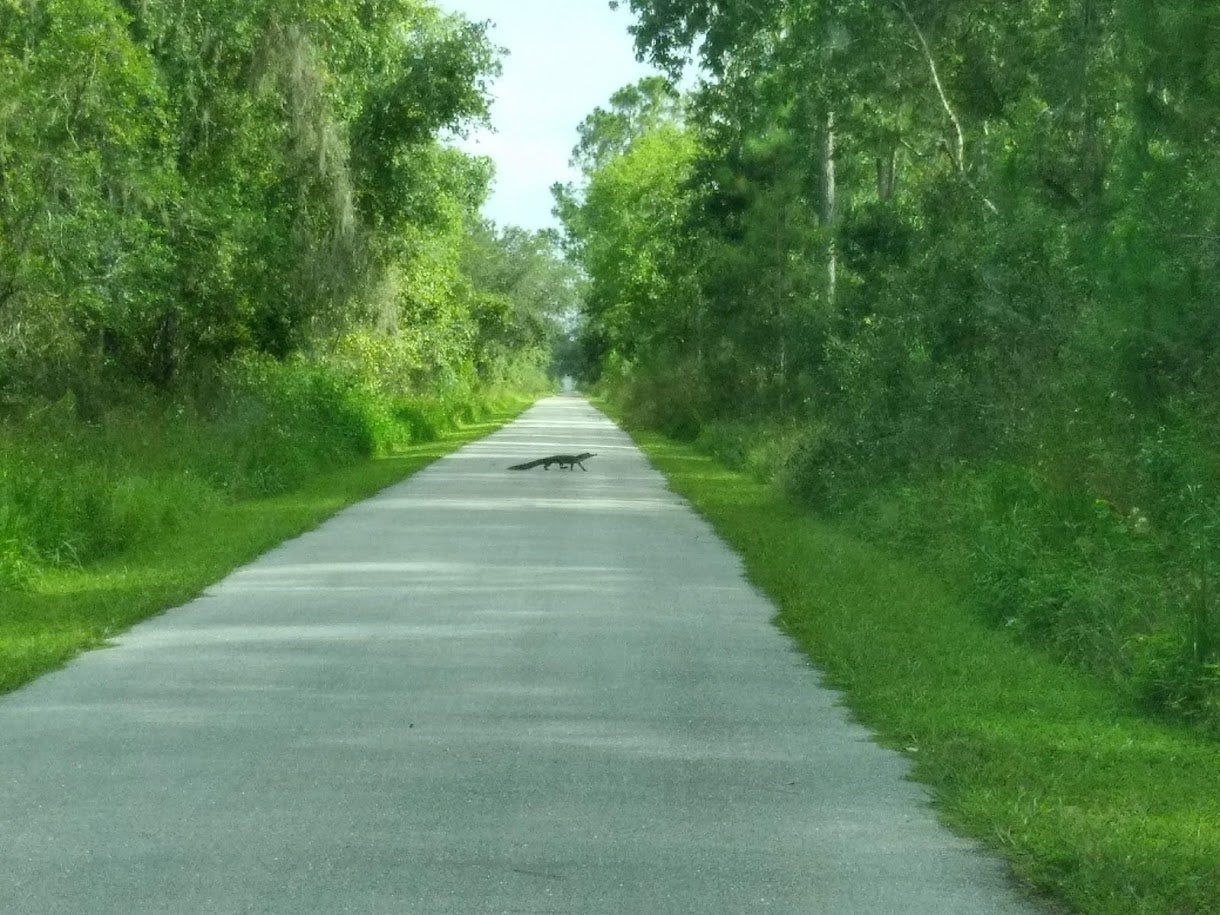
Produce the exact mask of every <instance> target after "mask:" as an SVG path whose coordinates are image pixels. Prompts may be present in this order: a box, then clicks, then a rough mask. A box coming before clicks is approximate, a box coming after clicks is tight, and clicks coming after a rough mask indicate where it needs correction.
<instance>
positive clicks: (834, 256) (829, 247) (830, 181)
mask: <svg viewBox="0 0 1220 915" xmlns="http://www.w3.org/2000/svg"><path fill="white" fill-rule="evenodd" d="M819 159H820V164H821V175H822V206H821V210H820V212H819V213H818V217H819V219H820V221H821V223H822V228H823V229H825V230H826V299H827V304H829V305H833V304H834V301H835V287H836V285H837V283H838V276H837V275H838V253H837V251H836V249H835V239H834V230H835V217H836V206H837V200H836V197H837V194H838V184H837V183H836V177H835V113H834V111H828V112H826V120H825V122H824V123H823V125H822V143H821V150H820V156H819Z"/></svg>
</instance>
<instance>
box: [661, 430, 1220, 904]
mask: <svg viewBox="0 0 1220 915" xmlns="http://www.w3.org/2000/svg"><path fill="white" fill-rule="evenodd" d="M639 441H640V445H641V447H643V448H644V450H645V451H646V452H647V454H648V457H649V459H650V460H651V461H652V462H653V463H654V464H655V465H656V466H657V467H658V468H659V469H660V470H662V471H663V472H664V473H665V475H666V477H667V478H668V479H669V482H670V485H671V486H672V487H673V488H674V489H675V490H676V491H677V492H679V493H680V494H681V495H682V496H683V497H684V498H686V499H688V500H690V502H691V503H692V504H693V505H694V506H695V507H696V508H697V509H698V510H699V511H700V512H701V513H702V514H703V515H704V516H705V517H707V519H708V520H709V521H710V522H711V523H712V524H713V525H714V526H715V528H716V531H717V533H718V534H719V535H720V536H721V537H723V538H724V539H725V540H726V541H727V542H728V543H729V544H730V545H731V546H732V547H733V548H734V550H736V551H737V552H738V553H740V554H741V556H742V558H743V560H744V562H745V566H746V571H747V573H748V574H749V576H750V579H751V581H753V582H754V583H755V584H756V585H757V586H758V587H759V588H761V589H762V590H764V591H765V592H766V593H767V594H768V595H769V596H770V597H771V599H772V600H774V601H775V603H776V604H777V605H778V607H779V608H780V613H779V616H778V617H777V620H776V622H777V625H778V626H779V627H780V628H781V629H782V630H784V631H785V632H786V633H788V634H790V635H791V636H792V638H793V639H794V640H795V642H796V643H797V645H798V646H799V647H800V648H801V649H802V650H803V651H805V652H806V653H807V654H808V655H809V656H810V658H811V659H813V660H814V661H815V662H816V663H817V665H818V667H819V669H820V670H822V671H823V673H824V674H825V676H826V678H827V679H828V681H829V682H830V683H831V684H832V685H833V686H835V687H837V688H839V689H842V690H843V691H844V697H845V701H846V703H847V704H848V705H849V706H850V707H851V709H852V711H853V712H854V713H855V714H856V715H857V716H858V717H859V719H860V720H861V721H862V722H863V723H865V724H866V725H867V726H868V727H869V728H870V729H871V730H872V731H873V732H874V733H876V734H877V735H878V736H879V739H881V740H882V741H883V742H884V743H886V744H888V745H891V746H893V747H894V748H896V749H897V750H899V751H901V752H904V753H905V754H907V755H908V757H909V758H910V761H911V764H912V767H913V771H912V777H913V778H915V779H917V780H919V781H922V782H925V783H927V784H928V785H929V786H930V788H931V790H932V792H933V796H934V798H935V801H936V806H937V808H938V810H939V811H940V814H941V816H942V817H943V818H944V819H945V820H946V821H948V822H949V823H950V824H951V825H952V826H954V827H956V828H958V829H960V830H962V831H964V832H966V833H968V834H970V835H973V836H975V837H977V839H978V840H979V841H980V842H982V843H984V844H986V845H987V846H989V847H990V848H992V849H993V850H994V851H995V852H996V853H998V854H1000V855H1003V856H1004V857H1005V858H1006V859H1007V860H1008V861H1009V862H1010V864H1011V866H1012V870H1013V872H1014V875H1015V876H1016V878H1017V879H1018V880H1020V881H1021V882H1023V883H1024V884H1026V885H1027V886H1029V887H1030V888H1031V889H1033V890H1036V891H1038V892H1039V893H1041V894H1046V895H1048V896H1050V897H1052V898H1053V899H1054V900H1055V901H1056V902H1059V903H1061V904H1062V905H1065V906H1067V907H1068V908H1069V909H1070V910H1071V911H1076V912H1082V913H1096V915H1133V913H1144V915H1164V913H1187V912H1189V913H1203V912H1213V911H1217V910H1218V909H1220V871H1217V869H1216V861H1217V860H1220V828H1218V824H1220V795H1217V793H1216V791H1215V790H1214V785H1215V779H1216V768H1215V764H1216V745H1215V742H1214V740H1210V739H1207V738H1205V737H1203V736H1201V735H1198V734H1195V733H1190V732H1188V731H1185V730H1184V729H1182V728H1170V727H1165V726H1163V725H1162V724H1161V723H1158V722H1152V721H1149V720H1147V719H1146V718H1145V717H1143V716H1141V715H1139V714H1136V713H1135V711H1134V709H1133V708H1132V706H1131V703H1130V701H1129V698H1128V694H1127V693H1126V692H1125V691H1123V690H1118V689H1114V688H1113V687H1112V685H1111V684H1107V683H1099V682H1097V681H1096V680H1095V679H1094V678H1091V677H1088V676H1085V675H1083V674H1081V673H1080V672H1079V671H1076V670H1073V669H1072V668H1070V667H1068V666H1067V665H1064V664H1062V663H1059V662H1058V661H1056V660H1054V659H1052V658H1048V657H1045V656H1043V655H1041V654H1040V653H1038V652H1033V651H1029V650H1026V649H1025V648H1023V647H1022V646H1019V645H1017V644H1015V643H1014V642H1013V641H1012V640H1011V639H1010V638H1006V637H1005V635H1004V634H1003V633H1001V632H997V631H995V630H993V629H991V628H990V627H988V626H986V625H984V623H983V621H982V620H980V618H979V617H978V615H977V614H976V613H974V612H972V608H971V606H970V603H971V602H970V601H969V600H962V599H961V598H960V596H959V594H958V593H955V592H956V589H954V588H950V587H946V584H945V582H944V581H942V580H941V576H940V575H939V574H938V573H937V570H936V569H935V567H934V566H930V564H929V563H928V562H927V561H926V560H925V558H924V557H925V555H926V554H920V553H916V554H915V555H913V556H910V555H909V556H906V557H902V558H897V557H895V556H893V555H891V554H890V553H889V552H888V551H884V550H879V549H877V548H876V547H875V546H871V545H868V544H866V543H864V542H862V541H861V540H859V539H857V538H855V537H853V536H852V535H851V532H850V531H849V530H848V529H845V528H844V526H843V525H842V524H839V523H836V522H834V521H828V520H826V519H821V518H817V517H813V516H811V515H809V514H808V513H804V512H801V511H798V510H796V509H794V507H793V506H792V505H791V503H789V502H788V501H787V500H785V499H783V498H780V497H779V495H778V494H777V493H776V492H775V491H774V489H773V488H771V487H768V486H765V485H762V484H759V483H755V482H754V481H752V480H750V479H749V478H747V477H745V476H743V475H741V474H735V473H732V472H729V471H727V470H726V469H725V468H724V467H723V466H720V465H718V464H717V463H716V462H715V461H713V460H712V459H711V458H710V457H708V456H706V455H703V454H700V453H698V452H697V451H695V450H694V449H692V448H691V447H689V446H681V445H677V444H675V443H674V442H673V441H668V440H664V439H662V438H661V437H660V436H657V435H653V434H647V433H645V434H643V435H642V436H640V437H639ZM1031 488H1035V489H1037V488H1041V486H1040V484H1038V483H1037V482H1036V481H1033V480H1031V479H1030V478H1029V476H1028V474H1027V473H1026V472H1024V471H1023V470H1022V469H1020V468H1018V467H1014V466H1012V465H1007V466H1002V467H997V468H995V472H994V475H992V476H991V478H990V479H986V478H984V477H982V476H980V475H977V474H970V475H969V477H968V478H964V479H962V480H959V481H952V480H951V481H948V482H945V483H943V484H942V488H941V490H940V492H939V496H940V497H943V498H936V497H935V495H934V494H933V493H931V492H930V491H928V490H924V492H923V495H921V494H920V493H919V492H912V493H908V494H905V495H902V496H900V497H898V498H897V501H899V502H903V503H904V504H903V506H902V507H901V508H900V509H899V512H901V514H904V515H905V514H906V513H907V512H908V511H909V512H911V513H913V514H912V515H911V516H910V517H906V518H898V512H894V513H891V515H890V516H889V520H894V521H899V522H900V523H897V524H896V525H895V528H896V530H899V531H903V532H905V534H904V537H905V538H906V540H907V542H908V544H915V545H917V544H918V542H919V540H920V539H921V538H922V537H923V536H925V535H926V534H927V533H928V532H934V531H937V530H952V529H955V522H952V521H950V522H947V523H946V522H944V521H942V517H941V516H942V515H943V514H944V513H945V512H948V513H950V514H952V513H954V512H955V511H957V510H958V508H957V507H958V506H959V505H960V504H962V500H961V499H958V498H955V495H956V494H960V493H961V492H962V491H967V492H969V493H970V494H972V499H981V500H986V499H989V498H995V499H998V500H999V501H1000V502H1001V503H1002V504H1005V505H1008V504H1014V503H1024V502H1025V501H1026V500H1027V499H1028V498H1029V496H1030V493H1029V490H1030V489H1031ZM967 501H970V500H967ZM882 502H883V503H884V504H887V505H890V506H893V505H895V504H896V500H895V498H894V497H886V496H880V495H879V496H878V505H877V507H876V509H875V510H874V511H873V512H871V513H870V515H871V516H872V517H874V518H875V519H876V520H877V522H878V525H879V526H880V527H882V528H888V526H889V525H888V524H887V522H886V519H883V518H882V517H881V515H882V513H883V506H882V504H881V503H882ZM972 510H973V509H972ZM985 513H987V514H990V510H986V512H985ZM1048 514H1049V513H1048ZM1053 517H1054V516H1053V515H1052V518H1053ZM1073 517H1074V518H1075V519H1076V521H1078V522H1080V523H1083V524H1085V525H1088V526H1090V527H1095V528H1104V529H1106V530H1108V531H1109V532H1110V533H1109V535H1108V536H1110V537H1111V538H1112V539H1114V540H1117V541H1125V542H1128V543H1130V542H1133V541H1135V540H1138V537H1139V536H1142V535H1138V534H1137V533H1136V531H1134V530H1126V529H1125V528H1126V527H1128V526H1129V524H1136V522H1130V523H1129V522H1127V521H1126V520H1125V519H1121V520H1120V519H1117V518H1113V517H1110V516H1109V515H1108V513H1100V512H1098V511H1097V510H1096V509H1095V508H1094V507H1093V506H1091V505H1078V506H1076V508H1075V509H1074V510H1073ZM1137 520H1138V519H1137ZM1116 527H1118V528H1122V529H1116ZM1136 527H1138V524H1136ZM963 533H964V531H963ZM870 539H871V535H870ZM963 544H964V545H965V546H966V547H967V548H968V547H969V541H968V539H966V540H964V541H963ZM1178 647H1179V645H1178V644H1177V643H1176V642H1175V640H1174V639H1171V638H1170V639H1165V640H1164V644H1163V645H1162V646H1161V647H1159V648H1158V649H1157V650H1156V651H1155V652H1151V654H1152V655H1153V656H1155V657H1161V658H1164V659H1166V660H1167V662H1168V663H1167V664H1165V665H1164V666H1162V665H1161V664H1160V663H1159V662H1155V661H1153V662H1147V667H1148V675H1150V676H1152V677H1154V678H1158V679H1160V680H1161V681H1162V682H1164V683H1167V684H1172V683H1174V682H1176V681H1175V680H1174V677H1175V676H1176V674H1175V670H1176V668H1175V667H1174V666H1173V663H1172V659H1173V658H1174V657H1175V655H1174V652H1175V651H1176V650H1177V648H1178ZM1052 907H1053V903H1052Z"/></svg>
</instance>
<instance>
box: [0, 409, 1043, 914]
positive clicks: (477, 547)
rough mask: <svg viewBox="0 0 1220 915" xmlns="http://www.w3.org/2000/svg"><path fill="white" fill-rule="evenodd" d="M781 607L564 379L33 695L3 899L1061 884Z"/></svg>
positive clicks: (394, 897)
mask: <svg viewBox="0 0 1220 915" xmlns="http://www.w3.org/2000/svg"><path fill="white" fill-rule="evenodd" d="M585 450H588V451H594V452H597V457H595V458H592V459H591V460H590V461H589V462H588V463H587V466H588V468H589V469H588V471H587V472H582V471H580V470H579V469H576V470H572V471H560V470H556V469H551V470H549V471H544V470H542V469H541V468H538V469H535V470H531V471H527V472H510V471H508V470H506V467H507V466H508V465H509V464H514V463H517V462H520V461H524V460H528V459H531V458H534V457H541V456H544V455H547V454H551V453H554V452H557V451H585ZM809 561H810V562H816V561H817V557H816V556H811V557H809ZM773 614H774V608H773V607H772V606H771V605H769V604H768V603H767V601H766V600H764V599H763V598H762V597H761V596H760V595H759V594H758V593H757V592H756V591H754V590H753V589H752V588H751V587H750V586H749V585H748V584H747V583H746V582H745V581H744V579H743V578H742V572H741V566H740V563H739V561H738V559H737V557H736V556H735V555H734V554H733V553H732V552H731V551H729V549H728V548H727V547H725V546H724V545H723V544H722V543H721V542H720V541H719V540H717V538H716V537H715V535H714V534H713V532H712V530H711V529H710V528H709V527H708V525H707V524H706V523H705V522H704V521H703V520H701V519H700V518H699V517H697V516H696V515H695V513H694V512H693V511H691V510H690V509H689V508H688V507H687V506H686V505H685V503H683V502H682V501H681V500H680V499H679V498H677V497H676V496H675V495H673V494H672V493H670V492H669V491H668V490H667V489H666V487H665V482H664V480H663V478H662V477H661V476H660V475H659V474H658V473H656V472H655V471H653V470H652V469H651V468H650V467H649V465H648V464H647V463H646V462H645V460H644V458H643V456H642V455H641V454H640V452H639V451H637V450H636V449H635V448H634V447H633V446H632V444H631V442H630V440H629V439H628V438H627V437H626V436H625V435H624V434H623V433H622V432H621V431H619V430H618V429H617V428H616V427H615V426H614V425H612V424H611V423H610V422H609V421H608V420H606V419H605V418H604V417H603V416H602V415H601V414H600V413H598V412H596V411H595V410H594V409H592V408H591V407H590V406H589V405H588V404H586V403H585V402H584V401H583V400H580V399H579V398H575V397H556V398H552V399H549V400H546V401H543V402H542V403H540V404H539V405H537V406H535V407H534V408H532V409H531V410H529V411H528V412H527V413H525V414H524V415H523V416H522V417H521V418H519V419H518V420H517V421H516V422H514V423H512V424H510V425H508V426H506V427H505V428H503V429H501V430H500V431H499V432H497V433H496V434H494V435H492V436H490V437H488V438H486V439H484V440H482V441H480V442H476V443H474V444H471V445H468V446H466V447H465V448H463V449H462V450H461V451H459V452H457V453H455V454H453V455H451V456H450V457H447V458H445V459H443V460H441V461H439V462H437V463H436V464H434V465H432V466H431V467H429V468H427V469H426V470H424V471H423V472H421V473H419V474H417V475H416V476H415V477H413V478H411V479H409V480H407V481H405V482H403V483H401V484H398V485H396V486H393V487H391V488H389V489H387V490H385V491H384V492H382V493H381V494H380V495H378V496H376V497H374V498H372V499H370V500H368V501H366V502H363V503H361V504H358V505H356V506H353V507H352V508H350V509H348V510H346V511H344V512H342V513H341V514H339V515H337V516H336V517H335V518H333V519H331V520H330V521H329V522H327V523H326V524H324V525H323V526H322V527H320V528H319V529H317V530H316V531H314V532H312V533H309V534H306V535H305V536H302V537H300V538H298V539H296V540H292V541H290V542H288V543H285V544H283V545H282V546H280V547H278V548H277V549H275V550H273V551H271V552H270V553H268V554H267V555H265V556H263V557H262V558H261V559H259V560H258V561H256V562H255V563H253V564H251V565H249V566H247V567H245V568H243V569H241V570H239V571H238V572H236V573H235V574H233V575H232V576H230V577H229V578H227V579H225V580H224V581H222V582H220V583H219V584H217V585H216V586H214V587H212V588H210V589H209V590H208V591H207V592H206V593H205V594H204V595H203V596H201V597H200V598H198V599H197V600H195V601H193V602H191V603H190V604H188V605H186V606H184V607H180V608H178V609H175V610H172V611H170V612H168V613H166V614H164V615H163V616H161V617H159V618H157V619H154V620H151V621H149V622H147V623H144V624H142V625H140V626H138V627H136V628H135V629H133V630H132V631H130V632H129V633H127V634H126V635H124V636H122V637H121V638H119V639H118V640H117V644H116V646H115V647H112V648H108V649H105V650H100V651H95V652H91V653H89V654H87V655H85V656H83V657H81V658H80V659H78V660H77V661H75V662H73V663H72V664H71V665H69V666H68V667H67V668H65V669H64V670H62V671H59V672H56V673H53V674H50V675H48V676H46V677H43V678H42V679H40V680H38V681H36V682H34V683H33V684H31V685H29V686H27V687H26V688H24V689H22V690H19V691H18V692H16V693H13V694H11V695H9V696H7V697H3V698H0V912H5V913H36V915H42V913H53V912H73V913H109V912H122V913H133V912H136V913H143V912H166V913H188V912H284V913H300V912H324V913H331V912H385V913H413V912H418V913H428V915H430V913H462V915H470V913H483V912H530V913H543V912H561V913H573V915H580V913H615V915H622V913H647V915H660V913H671V912H672V913H721V912H724V913H752V912H792V913H813V915H823V913H824V915H855V913H870V915H878V913H880V915H889V913H894V915H919V913H927V915H956V913H960V915H1017V913H1026V915H1028V913H1030V912H1033V911H1034V908H1033V906H1032V904H1030V903H1028V902H1024V901H1022V899H1021V898H1020V895H1019V894H1018V893H1017V892H1016V891H1014V890H1013V889H1012V887H1011V886H1010V884H1009V882H1008V879H1007V877H1006V876H1005V871H1004V869H1003V867H1002V866H1001V865H1000V864H998V863H997V862H995V861H993V860H991V859H989V858H987V857H986V856H984V855H983V854H981V853H980V852H979V851H978V850H977V849H975V848H974V847H973V846H972V845H971V844H970V843H968V842H966V841H963V840H961V839H958V838H955V837H953V836H952V835H950V834H949V833H947V832H946V831H945V830H944V829H943V828H941V827H940V826H938V825H937V823H936V821H935V818H934V815H933V813H932V812H931V810H930V809H929V807H928V804H927V801H926V798H925V795H924V792H923V790H922V789H921V788H920V787H919V786H917V785H915V784H913V783H911V782H909V781H905V780H904V773H905V772H906V768H907V767H906V765H905V763H904V761H903V760H902V758H901V757H900V756H898V755H896V754H895V753H892V752H890V751H887V750H884V749H881V748H880V747H878V746H877V745H876V744H874V743H873V742H871V741H870V739H869V736H868V734H867V732H865V731H864V730H863V729H862V728H860V727H859V726H858V725H855V724H853V723H851V721H850V720H849V718H848V717H847V715H846V714H845V713H844V712H843V710H842V709H841V708H840V706H839V704H838V701H837V699H836V696H835V694H834V693H832V692H830V691H827V690H825V689H823V688H822V687H821V686H820V685H819V682H818V677H817V673H816V671H815V670H814V669H813V668H811V667H810V666H809V665H808V664H807V663H806V662H805V661H804V660H803V659H802V657H801V656H800V655H799V654H798V653H797V652H796V651H795V650H794V649H793V648H792V647H791V646H790V644H789V643H788V641H787V640H786V638H785V637H784V636H782V635H781V634H780V633H779V632H778V631H777V630H776V629H775V628H774V627H773V626H772V625H771V622H770V620H771V618H772V616H773Z"/></svg>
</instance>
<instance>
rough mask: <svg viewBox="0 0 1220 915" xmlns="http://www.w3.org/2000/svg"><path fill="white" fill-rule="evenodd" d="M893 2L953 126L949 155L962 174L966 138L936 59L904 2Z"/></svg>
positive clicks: (897, 0) (900, 0)
mask: <svg viewBox="0 0 1220 915" xmlns="http://www.w3.org/2000/svg"><path fill="white" fill-rule="evenodd" d="M894 2H895V3H896V4H897V6H898V8H899V9H900V10H902V14H903V16H905V17H906V20H907V22H909V23H910V25H911V28H912V29H914V30H915V37H916V38H918V39H919V46H920V48H922V49H923V56H924V60H926V61H927V62H928V70H929V71H930V72H931V74H932V83H933V85H935V86H936V94H937V95H938V96H940V104H941V106H942V107H943V108H944V109H945V114H947V115H948V116H949V122H950V123H951V124H952V125H953V132H954V135H955V138H956V155H953V154H952V153H951V154H950V155H951V158H953V159H954V164H955V165H956V167H957V170H958V171H959V172H964V171H965V170H966V138H965V135H964V134H963V133H962V125H961V122H960V121H959V120H958V119H957V114H956V113H955V112H954V111H953V106H952V105H950V104H949V98H948V96H946V95H945V87H944V84H942V83H941V81H940V73H939V72H938V71H937V69H936V59H935V58H934V57H933V56H932V49H931V48H930V47H928V41H927V39H926V38H924V36H923V30H922V29H921V28H920V27H919V23H918V22H916V21H915V17H914V16H912V15H911V10H910V8H909V7H908V6H907V4H906V0H894Z"/></svg>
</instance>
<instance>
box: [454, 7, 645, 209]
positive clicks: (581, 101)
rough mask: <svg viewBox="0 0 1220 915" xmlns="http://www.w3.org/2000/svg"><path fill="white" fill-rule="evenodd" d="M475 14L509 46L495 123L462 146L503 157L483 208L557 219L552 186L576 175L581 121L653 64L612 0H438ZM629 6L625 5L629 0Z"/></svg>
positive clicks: (496, 38)
mask: <svg viewBox="0 0 1220 915" xmlns="http://www.w3.org/2000/svg"><path fill="white" fill-rule="evenodd" d="M436 3H437V5H438V6H439V7H441V8H442V9H444V10H448V11H450V12H455V13H462V14H463V15H465V16H466V17H467V18H469V19H472V20H475V21H484V20H491V21H492V22H493V23H494V24H493V26H492V28H491V32H490V34H491V40H492V43H493V44H496V45H499V46H501V47H504V48H507V49H508V55H507V56H506V57H505V58H504V60H503V66H504V73H503V75H502V76H501V77H500V78H499V79H498V80H497V81H496V84H495V86H494V87H493V88H492V95H493V105H492V109H491V119H492V125H493V131H485V130H481V131H478V132H476V133H473V134H472V135H471V137H470V139H469V140H465V141H460V142H459V145H460V146H461V147H462V148H463V149H465V150H467V151H469V152H473V153H478V154H480V155H485V156H490V157H491V159H492V161H494V162H495V164H496V180H495V185H494V186H493V188H492V192H491V197H490V199H489V200H488V201H487V203H486V204H484V206H483V212H484V215H485V216H487V217H488V218H490V219H492V220H494V221H495V222H497V223H499V224H500V225H516V226H521V227H523V228H526V229H546V228H554V227H556V225H557V224H556V221H555V219H554V218H553V217H552V216H551V206H552V201H551V192H550V187H551V185H552V184H554V183H555V182H556V181H570V180H573V179H574V178H575V177H576V173H575V172H574V171H573V170H572V169H571V168H570V167H569V165H568V157H569V156H570V155H571V152H572V147H573V146H575V145H576V127H577V125H578V124H579V123H580V122H581V121H583V120H584V118H585V116H586V115H588V114H589V113H590V112H591V111H592V110H593V109H594V108H595V107H597V106H598V105H603V106H604V105H605V104H606V103H607V101H608V100H609V98H610V95H611V94H612V93H613V92H614V91H615V90H616V89H618V88H620V87H622V86H625V85H627V84H628V83H633V82H635V81H636V80H638V79H640V78H641V77H643V76H646V75H648V74H649V73H650V72H652V71H651V69H650V68H648V67H646V66H645V65H643V64H641V63H637V62H636V59H635V50H634V47H633V46H632V41H631V36H630V35H629V34H628V32H627V27H628V26H629V25H631V22H632V17H631V14H630V13H629V12H628V11H627V10H626V9H623V8H620V9H618V10H617V11H616V10H611V9H610V7H609V4H608V3H607V0H436ZM623 6H624V7H625V6H626V4H623Z"/></svg>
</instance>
